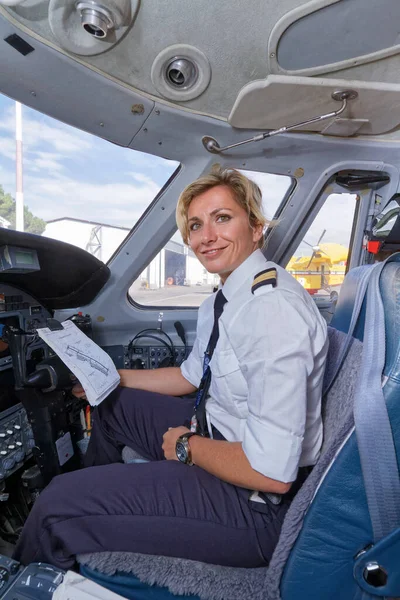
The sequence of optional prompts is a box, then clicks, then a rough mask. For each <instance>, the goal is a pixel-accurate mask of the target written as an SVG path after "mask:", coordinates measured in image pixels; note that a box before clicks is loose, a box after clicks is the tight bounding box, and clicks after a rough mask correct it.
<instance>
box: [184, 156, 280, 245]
mask: <svg viewBox="0 0 400 600" xmlns="http://www.w3.org/2000/svg"><path fill="white" fill-rule="evenodd" d="M218 185H224V186H226V187H227V188H229V190H230V191H231V192H232V195H233V197H234V199H235V200H236V202H237V203H238V204H239V206H241V207H242V208H243V209H244V210H245V211H246V212H247V215H248V217H249V224H250V227H254V226H255V225H259V224H261V225H262V226H263V229H265V228H266V227H267V226H268V225H269V224H270V221H268V219H267V218H266V217H265V215H264V214H263V211H262V193H261V190H260V188H259V187H258V185H257V184H256V183H255V182H254V181H251V179H248V177H246V176H245V175H243V174H242V173H240V171H237V170H236V169H227V168H224V167H221V165H219V164H215V165H213V166H212V168H211V171H210V173H209V174H208V175H203V176H202V177H199V178H198V179H196V180H195V181H193V183H190V184H189V185H188V186H186V187H185V189H184V190H183V192H182V193H181V195H180V196H179V200H178V204H177V207H176V223H177V225H178V229H179V231H180V232H181V235H182V239H183V241H184V242H185V244H188V243H189V234H190V231H189V225H188V211H189V205H190V203H191V202H192V200H194V198H196V197H197V196H200V194H203V193H204V192H207V191H208V190H211V189H212V188H214V187H217V186H218ZM263 245H264V236H262V237H261V239H260V242H259V246H260V248H262V246H263Z"/></svg>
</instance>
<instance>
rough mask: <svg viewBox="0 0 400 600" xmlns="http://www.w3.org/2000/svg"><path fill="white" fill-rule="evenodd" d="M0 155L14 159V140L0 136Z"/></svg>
mask: <svg viewBox="0 0 400 600" xmlns="http://www.w3.org/2000/svg"><path fill="white" fill-rule="evenodd" d="M0 156H3V157H4V158H7V159H8V160H15V140H13V139H11V138H8V137H3V136H0Z"/></svg>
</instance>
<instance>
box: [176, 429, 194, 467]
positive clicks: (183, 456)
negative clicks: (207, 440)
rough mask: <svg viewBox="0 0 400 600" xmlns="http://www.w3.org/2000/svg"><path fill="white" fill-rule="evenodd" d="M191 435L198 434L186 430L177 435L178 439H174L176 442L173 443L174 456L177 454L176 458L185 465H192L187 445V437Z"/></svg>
mask: <svg viewBox="0 0 400 600" xmlns="http://www.w3.org/2000/svg"><path fill="white" fill-rule="evenodd" d="M192 435H198V434H197V433H195V432H194V431H188V432H187V433H184V434H182V435H180V436H179V437H178V439H177V440H176V444H175V452H176V456H177V458H178V460H180V461H181V462H183V463H184V464H185V465H189V466H192V465H193V461H192V453H191V451H190V446H189V441H188V440H189V438H191V437H192Z"/></svg>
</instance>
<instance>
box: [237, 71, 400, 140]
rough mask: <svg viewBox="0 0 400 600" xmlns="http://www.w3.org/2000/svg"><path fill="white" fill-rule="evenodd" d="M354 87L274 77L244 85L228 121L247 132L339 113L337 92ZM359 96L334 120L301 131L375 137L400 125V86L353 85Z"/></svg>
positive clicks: (338, 82)
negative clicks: (333, 95) (335, 112)
mask: <svg viewBox="0 0 400 600" xmlns="http://www.w3.org/2000/svg"><path fill="white" fill-rule="evenodd" d="M348 88H349V81H346V80H343V79H327V78H320V77H318V78H316V77H312V78H311V77H293V76H291V77H289V76H285V75H269V76H268V77H267V78H266V79H264V80H259V81H254V82H252V83H249V84H248V85H246V86H244V87H243V88H242V89H241V91H240V92H239V94H238V97H237V98H236V101H235V103H234V105H233V108H232V111H231V113H230V115H229V119H228V121H229V123H230V124H231V125H232V126H233V127H237V128H242V129H278V128H280V127H285V126H289V125H292V124H293V123H299V122H302V121H307V120H309V119H312V118H313V117H316V116H318V115H319V114H323V113H327V112H330V111H335V110H337V108H338V103H337V101H335V100H334V99H333V98H332V94H333V93H334V92H337V91H338V90H346V89H348ZM351 89H352V90H355V91H356V92H357V93H358V96H357V98H355V99H354V100H352V101H351V102H348V104H347V107H346V109H345V111H344V112H343V113H342V114H341V115H340V116H339V117H336V118H333V119H332V120H331V121H328V122H327V121H324V122H316V123H312V124H309V125H306V126H305V127H303V128H300V131H318V132H322V133H324V134H326V135H339V136H350V135H376V134H381V133H386V132H388V131H391V130H392V129H394V128H395V127H397V126H398V125H399V124H400V85H399V84H387V83H378V82H365V81H351Z"/></svg>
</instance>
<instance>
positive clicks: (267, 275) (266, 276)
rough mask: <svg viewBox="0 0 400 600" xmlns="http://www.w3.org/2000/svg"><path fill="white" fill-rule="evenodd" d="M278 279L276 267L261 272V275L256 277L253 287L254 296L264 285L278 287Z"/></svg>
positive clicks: (258, 274)
mask: <svg viewBox="0 0 400 600" xmlns="http://www.w3.org/2000/svg"><path fill="white" fill-rule="evenodd" d="M277 278H278V275H277V272H276V269H275V268H274V267H271V268H270V269H265V270H264V271H260V273H257V275H256V276H255V277H254V280H253V285H252V286H251V293H252V294H254V292H255V291H256V290H258V288H260V287H262V286H263V285H272V287H276V285H277Z"/></svg>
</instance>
